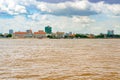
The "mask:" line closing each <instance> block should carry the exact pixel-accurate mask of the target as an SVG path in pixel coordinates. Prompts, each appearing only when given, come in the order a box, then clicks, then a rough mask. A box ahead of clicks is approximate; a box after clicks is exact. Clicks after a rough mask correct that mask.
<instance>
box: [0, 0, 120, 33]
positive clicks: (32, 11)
mask: <svg viewBox="0 0 120 80" xmlns="http://www.w3.org/2000/svg"><path fill="white" fill-rule="evenodd" d="M47 25H50V26H51V27H53V31H54V32H56V31H65V32H71V31H72V32H74V33H94V34H99V33H106V32H107V30H115V33H117V34H120V0H0V33H5V32H8V30H9V29H14V31H25V30H26V29H32V30H33V31H37V30H39V29H44V27H45V26H47Z"/></svg>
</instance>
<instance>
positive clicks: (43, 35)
mask: <svg viewBox="0 0 120 80" xmlns="http://www.w3.org/2000/svg"><path fill="white" fill-rule="evenodd" d="M34 38H46V32H44V31H43V30H39V31H38V32H34Z"/></svg>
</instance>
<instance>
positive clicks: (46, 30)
mask: <svg viewBox="0 0 120 80" xmlns="http://www.w3.org/2000/svg"><path fill="white" fill-rule="evenodd" d="M45 32H46V33H47V34H51V33H52V27H50V26H46V27H45Z"/></svg>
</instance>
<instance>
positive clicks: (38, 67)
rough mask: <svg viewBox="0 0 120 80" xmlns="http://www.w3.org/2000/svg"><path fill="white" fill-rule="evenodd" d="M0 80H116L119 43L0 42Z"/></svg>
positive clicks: (119, 71)
mask: <svg viewBox="0 0 120 80" xmlns="http://www.w3.org/2000/svg"><path fill="white" fill-rule="evenodd" d="M0 80H120V39H58V40H56V39H53V40H52V39H51V40H50V39H0Z"/></svg>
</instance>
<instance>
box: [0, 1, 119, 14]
mask: <svg viewBox="0 0 120 80" xmlns="http://www.w3.org/2000/svg"><path fill="white" fill-rule="evenodd" d="M31 5H33V6H36V8H38V9H39V11H40V12H41V13H44V14H52V15H61V16H74V15H79V16H89V15H95V14H100V13H104V14H106V15H109V14H111V15H117V16H119V15H120V9H119V7H120V4H107V3H104V2H103V1H101V2H98V3H91V2H89V1H88V0H75V1H74V2H69V1H67V2H61V3H47V2H41V1H36V0H0V12H6V13H8V14H12V15H14V14H21V13H26V14H29V12H27V11H28V10H27V9H26V7H27V6H31ZM29 9H30V8H29Z"/></svg>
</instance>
